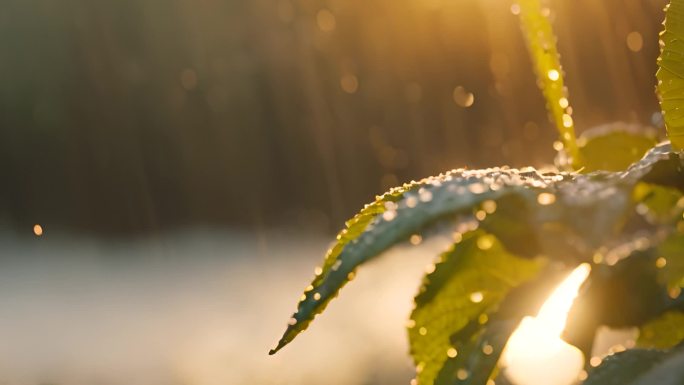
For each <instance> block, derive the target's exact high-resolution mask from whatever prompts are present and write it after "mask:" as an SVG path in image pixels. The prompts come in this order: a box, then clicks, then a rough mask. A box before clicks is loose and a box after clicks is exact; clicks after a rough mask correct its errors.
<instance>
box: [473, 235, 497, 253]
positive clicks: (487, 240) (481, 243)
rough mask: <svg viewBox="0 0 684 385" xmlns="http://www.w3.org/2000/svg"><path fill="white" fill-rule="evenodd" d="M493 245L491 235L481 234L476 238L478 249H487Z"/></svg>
mask: <svg viewBox="0 0 684 385" xmlns="http://www.w3.org/2000/svg"><path fill="white" fill-rule="evenodd" d="M492 246H494V237H493V236H491V235H483V236H481V237H479V238H477V248H478V249H480V250H483V251H484V250H489V249H491V248H492Z"/></svg>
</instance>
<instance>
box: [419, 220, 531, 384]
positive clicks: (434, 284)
mask: <svg viewBox="0 0 684 385" xmlns="http://www.w3.org/2000/svg"><path fill="white" fill-rule="evenodd" d="M540 267H541V263H540V262H538V261H534V260H529V259H522V258H519V257H516V256H514V255H512V254H510V253H508V252H507V251H506V250H504V248H503V247H502V245H501V244H500V243H499V241H498V240H496V238H495V237H493V236H492V235H490V234H487V233H485V232H483V231H475V232H470V233H466V234H464V235H463V239H462V241H461V242H459V243H456V244H455V245H454V246H453V247H452V248H451V249H450V250H449V251H447V252H445V253H443V254H442V255H441V257H440V259H439V262H438V263H437V264H436V265H435V269H434V271H433V272H432V273H430V274H428V275H427V276H426V277H425V278H424V280H423V285H422V286H421V288H420V291H419V293H418V295H417V296H416V299H415V303H416V307H415V310H414V311H413V313H412V314H411V319H410V320H409V328H408V334H409V342H410V346H411V355H412V356H413V359H414V362H415V364H416V368H417V373H418V374H417V380H418V384H421V385H431V384H433V383H434V380H435V378H436V375H437V374H438V373H439V371H440V369H441V368H442V366H443V364H444V363H445V362H446V361H447V358H449V356H450V355H451V356H456V354H466V353H467V352H466V351H461V350H462V349H464V348H465V344H464V342H468V341H469V339H470V338H465V341H454V342H455V343H456V346H454V343H453V342H452V340H451V338H452V336H453V335H454V334H456V333H458V332H461V333H462V334H464V335H468V331H473V332H475V331H478V330H479V329H480V328H481V327H482V325H484V324H486V323H487V321H488V317H489V313H491V312H492V311H493V310H494V309H495V308H496V306H497V305H498V303H499V302H500V301H501V300H502V299H503V298H504V297H505V296H506V294H507V293H508V291H509V290H510V289H511V288H513V287H516V286H518V285H520V284H521V283H522V282H524V281H526V280H528V279H530V278H532V277H534V276H535V275H536V274H537V272H538V271H539V269H540ZM492 342H493V341H492ZM487 349H493V348H492V347H490V348H487ZM459 351H460V353H459ZM492 352H493V350H492V351H490V352H489V354H490V355H491V354H492ZM466 355H467V354H466ZM495 363H496V362H495Z"/></svg>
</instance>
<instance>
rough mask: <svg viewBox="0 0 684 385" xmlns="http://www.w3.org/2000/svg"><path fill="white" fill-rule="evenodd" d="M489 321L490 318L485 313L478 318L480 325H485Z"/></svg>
mask: <svg viewBox="0 0 684 385" xmlns="http://www.w3.org/2000/svg"><path fill="white" fill-rule="evenodd" d="M488 321H489V316H488V315H487V314H485V313H482V314H480V316H479V317H477V322H479V323H480V325H484V324H486V323H487V322H488Z"/></svg>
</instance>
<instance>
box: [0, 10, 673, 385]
mask: <svg viewBox="0 0 684 385" xmlns="http://www.w3.org/2000/svg"><path fill="white" fill-rule="evenodd" d="M665 3H666V1H665V0H657V1H654V0H572V1H570V0H552V1H548V2H547V4H548V6H549V8H550V10H551V17H552V20H553V23H554V27H555V30H556V33H557V35H558V39H559V43H558V44H559V50H560V52H561V55H562V62H563V64H564V69H565V72H566V84H567V86H568V88H569V93H570V101H571V103H572V105H573V108H574V116H573V117H574V120H575V123H576V126H577V129H578V131H580V132H581V131H583V130H585V129H587V128H590V127H592V126H596V125H600V124H604V123H608V122H613V121H624V122H628V123H633V124H640V125H654V126H656V127H657V126H658V125H659V122H660V119H659V115H658V114H657V111H658V105H657V100H656V98H655V95H654V85H655V76H654V74H655V69H656V64H655V59H656V57H657V56H658V37H657V35H658V32H659V31H660V29H661V22H662V18H663V12H662V9H663V7H664V5H665ZM512 4H513V3H512V2H511V1H507V0H405V1H393V0H364V1H361V0H328V1H323V0H250V1H237V0H193V1H190V0H166V1H158V0H135V1H133V0H120V1H111V0H109V1H108V0H95V1H92V0H65V1H60V2H55V1H48V0H5V1H3V3H2V5H0V52H2V53H3V54H2V56H1V58H0V85H1V86H0V181H1V183H2V184H1V186H2V188H0V256H1V257H2V259H1V261H2V262H1V263H2V267H1V268H0V288H2V290H0V340H1V341H3V343H2V346H1V347H0V368H2V371H0V373H2V374H0V383H7V384H15V383H17V384H19V383H21V384H27V383H35V384H39V383H40V384H48V383H49V384H72V383H89V384H95V383H98V384H99V383H101V384H118V383H127V384H131V383H133V382H135V381H133V380H134V379H135V380H137V381H139V382H140V383H145V384H152V383H155V381H156V383H164V384H171V383H178V384H195V383H196V384H212V383H223V384H225V383H231V384H233V383H234V384H243V383H245V384H246V383H251V384H262V383H263V384H270V383H273V384H307V383H311V384H318V383H323V382H326V383H332V382H329V381H338V382H336V383H340V384H355V383H358V384H389V383H392V384H394V383H397V382H399V383H401V382H402V381H404V382H408V380H409V379H410V378H411V365H410V361H409V360H408V359H407V358H406V357H405V356H406V345H405V342H404V338H405V336H404V334H403V332H402V325H403V320H404V319H405V317H406V315H407V314H408V311H409V310H410V306H411V300H410V298H411V295H412V294H413V293H414V292H415V290H416V288H417V285H418V278H419V277H420V275H421V271H420V269H421V266H423V265H424V264H426V263H427V262H428V261H429V260H430V257H431V253H428V252H424V251H425V250H430V251H432V249H435V250H436V249H437V246H434V245H432V246H431V245H426V246H424V248H423V249H416V250H418V251H413V250H412V251H407V250H400V251H401V252H399V253H397V254H401V255H400V256H397V257H396V259H394V260H393V262H390V263H387V262H385V260H382V261H380V262H379V264H375V265H373V266H371V267H370V269H369V270H370V271H369V272H368V273H367V276H368V277H369V278H368V280H367V281H361V280H360V281H359V282H358V283H357V282H355V285H350V288H349V289H346V290H347V291H345V294H344V295H343V296H342V298H341V299H340V300H339V303H335V304H333V305H332V306H331V308H330V314H329V315H326V316H324V317H323V318H322V319H321V320H320V321H319V323H321V324H324V325H320V326H319V325H314V326H313V328H312V330H311V333H310V335H309V336H307V335H304V336H302V340H300V341H297V342H296V343H295V344H294V345H293V346H292V347H289V348H287V349H286V350H285V351H284V352H283V354H282V355H279V356H276V357H272V358H268V357H266V356H265V353H266V351H267V350H268V348H269V347H270V344H271V343H272V342H275V340H276V338H277V337H278V336H279V333H281V332H282V328H284V325H285V322H286V320H287V317H288V315H289V314H290V311H291V309H292V308H293V307H294V305H295V302H296V300H297V298H298V297H299V291H300V290H301V289H302V288H303V287H304V286H305V285H306V283H308V279H309V278H310V277H311V275H312V271H313V267H314V266H315V264H316V262H317V261H318V260H319V259H320V258H321V256H322V255H323V253H324V251H325V249H326V245H327V242H328V241H329V240H330V239H332V236H333V235H334V232H335V231H336V230H338V229H339V228H340V227H341V226H342V223H343V220H344V219H346V218H348V217H350V216H352V215H353V214H354V212H355V211H356V210H357V209H358V208H360V207H361V206H362V205H363V204H364V203H366V202H368V201H371V200H372V199H373V197H374V196H375V194H379V193H381V192H382V191H384V190H386V189H388V188H389V187H391V186H394V185H398V184H400V183H403V182H406V181H409V180H411V179H418V178H421V177H423V176H427V175H433V174H437V173H439V172H441V171H445V170H448V169H452V168H456V167H464V166H468V167H472V168H476V167H486V166H494V165H502V164H508V165H511V166H525V165H533V166H541V165H544V164H548V163H550V162H551V161H552V159H553V156H554V150H553V148H552V143H553V141H554V140H555V137H556V134H555V130H554V128H553V126H552V125H551V124H550V123H549V121H548V119H547V115H546V112H545V110H544V102H543V100H542V97H541V93H540V92H539V91H538V89H537V87H536V84H535V78H534V74H533V73H532V69H531V63H530V60H529V58H528V56H527V52H526V49H525V45H524V41H523V39H522V35H521V33H520V29H519V26H518V20H517V18H516V17H515V15H513V13H512V12H511V6H512ZM437 243H439V241H437ZM420 250H423V252H421V251H420ZM399 261H401V262H399ZM382 266H384V267H382ZM381 267H382V268H381ZM389 268H391V269H395V270H392V272H393V273H392V274H387V273H385V274H387V275H388V277H387V279H379V278H380V276H382V275H383V273H382V272H381V270H382V269H389ZM374 269H375V270H374ZM361 276H363V274H361ZM373 277H374V278H373ZM404 278H405V279H404ZM369 292H370V293H373V295H372V296H368V293H369ZM345 301H346V302H345ZM336 309H337V310H336ZM379 326H381V327H379ZM353 336H362V337H361V338H359V339H353ZM8 341H9V343H8ZM353 341H356V342H353ZM297 345H300V346H297ZM288 349H289V350H288ZM188 367H189V368H190V369H188ZM333 370H334V371H335V372H334V373H337V374H336V375H335V376H334V379H333V380H331V377H330V374H331V373H332V372H331V371H333ZM122 373H123V374H126V376H123V377H122V375H123V374H122ZM142 373H144V374H145V375H143V374H142ZM3 376H5V377H6V378H3ZM145 376H148V377H145ZM316 376H318V377H316Z"/></svg>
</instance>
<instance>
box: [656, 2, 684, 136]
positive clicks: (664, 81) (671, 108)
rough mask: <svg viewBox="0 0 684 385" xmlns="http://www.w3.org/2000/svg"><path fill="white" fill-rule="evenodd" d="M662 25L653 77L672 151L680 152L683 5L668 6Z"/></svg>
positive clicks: (683, 128) (683, 110)
mask: <svg viewBox="0 0 684 385" xmlns="http://www.w3.org/2000/svg"><path fill="white" fill-rule="evenodd" d="M664 24H665V30H664V31H663V32H661V34H660V41H661V52H660V57H659V58H658V66H659V68H658V72H657V73H656V77H657V78H658V94H659V95H660V107H661V109H662V112H663V118H664V120H665V127H666V128H667V134H668V136H669V138H670V141H671V142H672V146H673V148H675V149H684V97H682V95H684V40H682V36H684V1H682V0H673V1H671V2H670V4H669V5H668V6H667V8H666V11H665V23H664Z"/></svg>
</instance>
